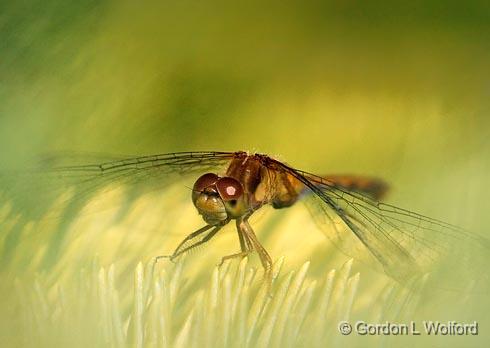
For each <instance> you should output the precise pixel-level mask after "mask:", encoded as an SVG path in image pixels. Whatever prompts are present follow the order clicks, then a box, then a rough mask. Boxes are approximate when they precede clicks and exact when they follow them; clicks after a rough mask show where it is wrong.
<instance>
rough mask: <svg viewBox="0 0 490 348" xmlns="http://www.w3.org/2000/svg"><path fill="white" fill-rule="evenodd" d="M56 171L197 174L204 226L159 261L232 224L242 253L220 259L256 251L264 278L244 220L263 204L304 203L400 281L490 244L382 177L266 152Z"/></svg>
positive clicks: (92, 176) (99, 175)
mask: <svg viewBox="0 0 490 348" xmlns="http://www.w3.org/2000/svg"><path fill="white" fill-rule="evenodd" d="M55 172H57V173H58V174H60V175H74V176H76V177H78V178H83V180H84V181H85V182H86V183H87V182H88V183H93V184H94V185H99V186H100V185H104V184H107V183H112V182H116V181H117V182H122V183H126V184H136V183H142V182H146V181H148V180H150V179H157V180H160V179H162V178H165V179H172V178H174V177H175V176H181V177H185V176H189V175H190V176H194V177H195V178H196V179H195V183H194V185H193V188H192V192H191V198H192V202H193V204H194V206H195V208H196V209H197V211H198V213H199V214H200V215H201V216H202V218H203V220H204V222H205V225H204V226H203V227H201V228H199V229H197V230H196V231H194V232H192V233H190V234H189V235H187V236H186V237H185V238H184V239H183V240H182V242H181V243H180V244H179V245H178V246H177V247H176V249H175V251H174V252H173V253H172V254H171V255H165V256H158V257H157V259H160V258H162V257H168V258H170V259H171V260H174V259H176V258H178V257H179V256H181V255H182V254H185V253H186V252H188V251H190V250H192V249H194V248H196V247H197V246H200V245H202V244H205V243H206V242H208V241H210V240H211V239H212V238H213V237H214V236H216V235H217V234H218V232H219V231H220V230H222V228H223V227H224V226H225V225H228V224H229V223H234V224H235V226H236V231H237V234H238V241H239V244H240V251H238V252H237V253H234V254H231V255H227V256H224V257H223V258H222V261H224V260H227V259H232V258H241V257H245V256H247V255H249V254H250V253H252V252H256V253H257V254H258V256H259V258H260V261H261V264H262V266H263V269H264V274H265V278H266V279H267V280H268V281H269V282H271V281H272V274H273V272H272V271H273V262H272V258H271V256H270V255H269V253H268V252H267V250H266V248H265V247H264V246H263V245H262V244H261V243H260V241H259V239H258V238H257V235H256V234H255V232H254V230H253V228H252V226H251V224H250V221H249V219H250V217H251V216H252V215H253V214H254V213H255V212H256V211H258V210H259V209H261V208H262V207H264V206H266V205H271V206H272V207H273V208H275V209H285V208H288V207H291V206H292V205H294V204H295V203H296V202H298V201H301V200H304V201H306V202H307V206H308V208H309V210H310V211H311V213H312V216H313V217H314V219H315V221H316V222H317V224H318V225H319V226H320V227H321V228H322V230H323V231H324V232H325V234H326V235H327V236H328V237H329V238H330V239H331V240H332V242H333V243H334V244H335V245H336V246H338V247H339V248H340V249H341V250H342V251H345V253H347V254H348V255H352V256H354V257H356V256H357V255H360V254H361V253H362V254H363V255H367V257H368V258H369V259H371V260H373V261H374V263H376V265H377V266H381V268H382V270H383V271H384V272H385V273H386V274H387V275H388V276H390V277H391V278H393V279H395V280H398V281H406V280H407V279H409V278H411V277H413V276H414V275H419V274H422V273H424V272H426V271H427V269H428V268H430V266H431V265H433V264H434V263H435V262H437V260H438V259H440V258H442V257H444V256H448V255H452V253H453V250H452V247H454V246H461V245H463V244H466V243H468V242H470V243H475V244H478V245H482V244H485V243H486V244H487V245H488V242H487V241H486V240H484V239H483V238H482V237H479V236H477V235H474V234H472V233H469V232H467V231H466V230H464V229H462V228H460V227H458V226H455V225H452V224H449V223H446V222H444V221H441V220H437V219H434V218H430V217H427V216H424V215H421V214H418V213H415V212H413V211H410V210H407V209H403V208H399V207H396V206H394V205H390V204H388V203H385V202H382V201H381V200H382V198H383V197H384V196H385V194H386V192H387V190H388V185H387V184H386V183H385V182H384V181H383V180H381V179H377V178H371V177H364V176H356V175H323V176H322V175H315V174H312V173H309V172H306V171H304V170H300V169H296V168H293V167H292V166H290V165H288V164H286V163H285V162H282V161H279V160H276V159H274V158H272V157H270V156H268V155H265V154H258V153H249V152H245V151H236V152H218V151H195V152H174V153H165V154H158V155H150V156H140V157H131V158H122V159H117V160H111V161H106V162H101V163H96V164H87V165H71V166H60V167H56V168H55Z"/></svg>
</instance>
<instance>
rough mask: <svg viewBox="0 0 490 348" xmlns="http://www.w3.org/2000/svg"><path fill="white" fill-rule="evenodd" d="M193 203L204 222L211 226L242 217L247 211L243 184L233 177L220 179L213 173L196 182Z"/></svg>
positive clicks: (193, 190)
mask: <svg viewBox="0 0 490 348" xmlns="http://www.w3.org/2000/svg"><path fill="white" fill-rule="evenodd" d="M192 202H193V203H194V205H195V207H196V208H197V210H198V211H199V214H201V215H202V217H203V219H204V221H206V222H207V223H209V224H211V225H218V224H220V223H222V222H224V221H226V220H229V219H235V218H238V217H241V216H243V215H244V214H245V213H246V211H247V209H246V205H245V199H244V191H243V186H242V184H240V182H238V181H237V180H236V179H233V178H231V177H219V176H217V175H216V174H213V173H207V174H204V175H202V176H201V177H200V178H199V179H197V180H196V183H195V184H194V187H193V189H192Z"/></svg>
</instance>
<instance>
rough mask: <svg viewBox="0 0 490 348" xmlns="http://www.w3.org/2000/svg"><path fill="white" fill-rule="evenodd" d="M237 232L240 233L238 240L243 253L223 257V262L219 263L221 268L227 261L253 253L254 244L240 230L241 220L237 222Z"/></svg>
mask: <svg viewBox="0 0 490 348" xmlns="http://www.w3.org/2000/svg"><path fill="white" fill-rule="evenodd" d="M236 230H237V233H238V239H239V240H240V248H241V250H242V251H241V252H239V253H235V254H231V255H226V256H223V258H222V259H221V262H220V263H219V266H221V265H222V264H223V262H225V261H226V260H229V259H234V258H237V257H240V258H243V257H245V256H247V255H248V254H250V253H251V252H252V251H253V246H252V243H251V242H250V239H248V237H247V236H246V235H244V233H243V231H242V230H241V229H240V226H239V220H237V229H236Z"/></svg>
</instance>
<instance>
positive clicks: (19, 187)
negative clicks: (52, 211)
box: [4, 152, 235, 213]
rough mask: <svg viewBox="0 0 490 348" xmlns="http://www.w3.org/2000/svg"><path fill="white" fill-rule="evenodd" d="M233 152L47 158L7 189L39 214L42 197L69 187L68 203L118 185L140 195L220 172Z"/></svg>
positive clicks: (80, 201) (15, 178) (15, 177)
mask: <svg viewBox="0 0 490 348" xmlns="http://www.w3.org/2000/svg"><path fill="white" fill-rule="evenodd" d="M234 155H235V153H233V152H180V153H168V154H161V155H153V156H141V157H131V158H117V159H111V160H106V161H104V160H101V159H99V162H96V163H93V164H81V165H80V164H72V165H62V166H59V165H57V163H59V161H54V162H53V161H48V162H45V164H44V165H43V166H41V167H40V168H38V169H35V170H31V171H28V172H23V173H21V175H10V176H9V179H10V183H9V188H10V191H11V192H12V193H13V195H11V197H13V199H14V200H15V199H16V198H20V199H22V200H23V202H21V204H22V205H23V207H24V208H25V207H26V204H25V203H26V201H32V203H33V204H34V205H35V206H36V207H35V208H36V209H37V210H38V213H39V212H41V213H42V207H39V205H40V204H39V202H41V199H44V200H49V199H52V200H54V199H56V198H57V197H59V196H60V195H61V194H63V192H66V191H67V190H68V189H71V190H73V195H72V196H71V197H70V198H68V199H69V200H70V203H71V204H77V203H78V205H83V204H84V202H86V201H88V200H89V199H90V198H91V197H93V196H94V195H95V194H96V193H102V192H107V191H110V190H114V189H117V188H120V187H125V188H126V189H129V190H130V191H131V192H133V193H134V194H135V195H141V194H143V193H145V192H148V191H153V190H157V189H161V188H164V187H166V186H167V185H169V184H173V183H175V182H178V181H179V180H181V179H185V178H186V177H189V176H191V175H194V176H197V175H199V174H200V173H204V172H206V171H211V172H219V171H220V170H222V168H224V167H225V165H226V164H227V163H228V162H229V160H230V159H231V158H233V156H234ZM63 162H64V163H66V162H67V161H66V160H63ZM53 164H54V165H53ZM4 181H5V180H4Z"/></svg>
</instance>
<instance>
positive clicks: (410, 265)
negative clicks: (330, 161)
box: [285, 166, 490, 282]
mask: <svg viewBox="0 0 490 348" xmlns="http://www.w3.org/2000/svg"><path fill="white" fill-rule="evenodd" d="M285 168H286V170H288V171H289V172H290V173H291V174H292V175H293V176H295V177H296V178H297V179H298V180H300V181H301V182H302V183H303V184H304V185H305V186H306V187H307V188H308V189H309V191H310V196H311V197H309V198H308V200H309V207H310V210H311V209H313V211H312V212H313V215H314V217H315V220H316V221H317V222H319V225H321V226H322V227H323V230H324V231H325V232H326V234H327V236H328V237H329V238H330V239H331V240H332V241H333V242H334V244H335V245H337V246H338V247H340V249H341V250H342V251H344V252H345V253H347V254H348V255H351V256H353V257H356V258H359V259H361V260H372V259H374V260H376V261H377V262H378V264H379V265H381V266H382V268H383V270H384V272H385V273H387V274H388V275H389V276H390V277H392V278H394V279H396V280H398V281H401V282H406V281H407V280H409V279H412V278H413V277H414V276H417V275H420V274H422V273H425V272H428V271H431V270H433V269H434V267H435V266H436V265H437V264H440V263H441V262H446V261H447V260H448V259H452V262H453V263H455V264H457V266H458V267H460V268H462V269H463V270H464V271H465V272H466V271H467V270H470V269H471V266H472V265H473V266H475V265H476V264H475V262H481V264H483V263H484V262H485V260H486V259H487V258H484V257H483V255H488V252H489V250H490V249H489V245H490V243H489V242H488V240H487V239H485V238H483V237H481V236H478V235H475V234H472V233H469V232H468V231H466V230H464V229H462V228H459V227H457V226H454V225H451V224H448V223H445V222H443V221H439V220H436V219H432V218H429V217H427V216H423V215H420V214H417V213H414V212H411V211H409V210H405V209H402V208H398V207H395V206H393V205H390V204H386V203H382V202H378V201H375V200H373V199H371V198H369V197H368V196H366V195H363V194H361V193H359V192H356V191H349V190H347V189H346V188H345V187H342V186H338V185H335V184H333V183H332V182H329V181H327V180H325V179H324V178H322V177H319V176H316V175H313V174H310V173H307V172H303V171H298V170H295V169H292V168H290V167H287V166H285ZM475 250H478V252H473V251H475ZM477 254H478V256H481V257H478V258H476V257H474V258H473V256H477ZM454 258H456V260H454Z"/></svg>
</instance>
